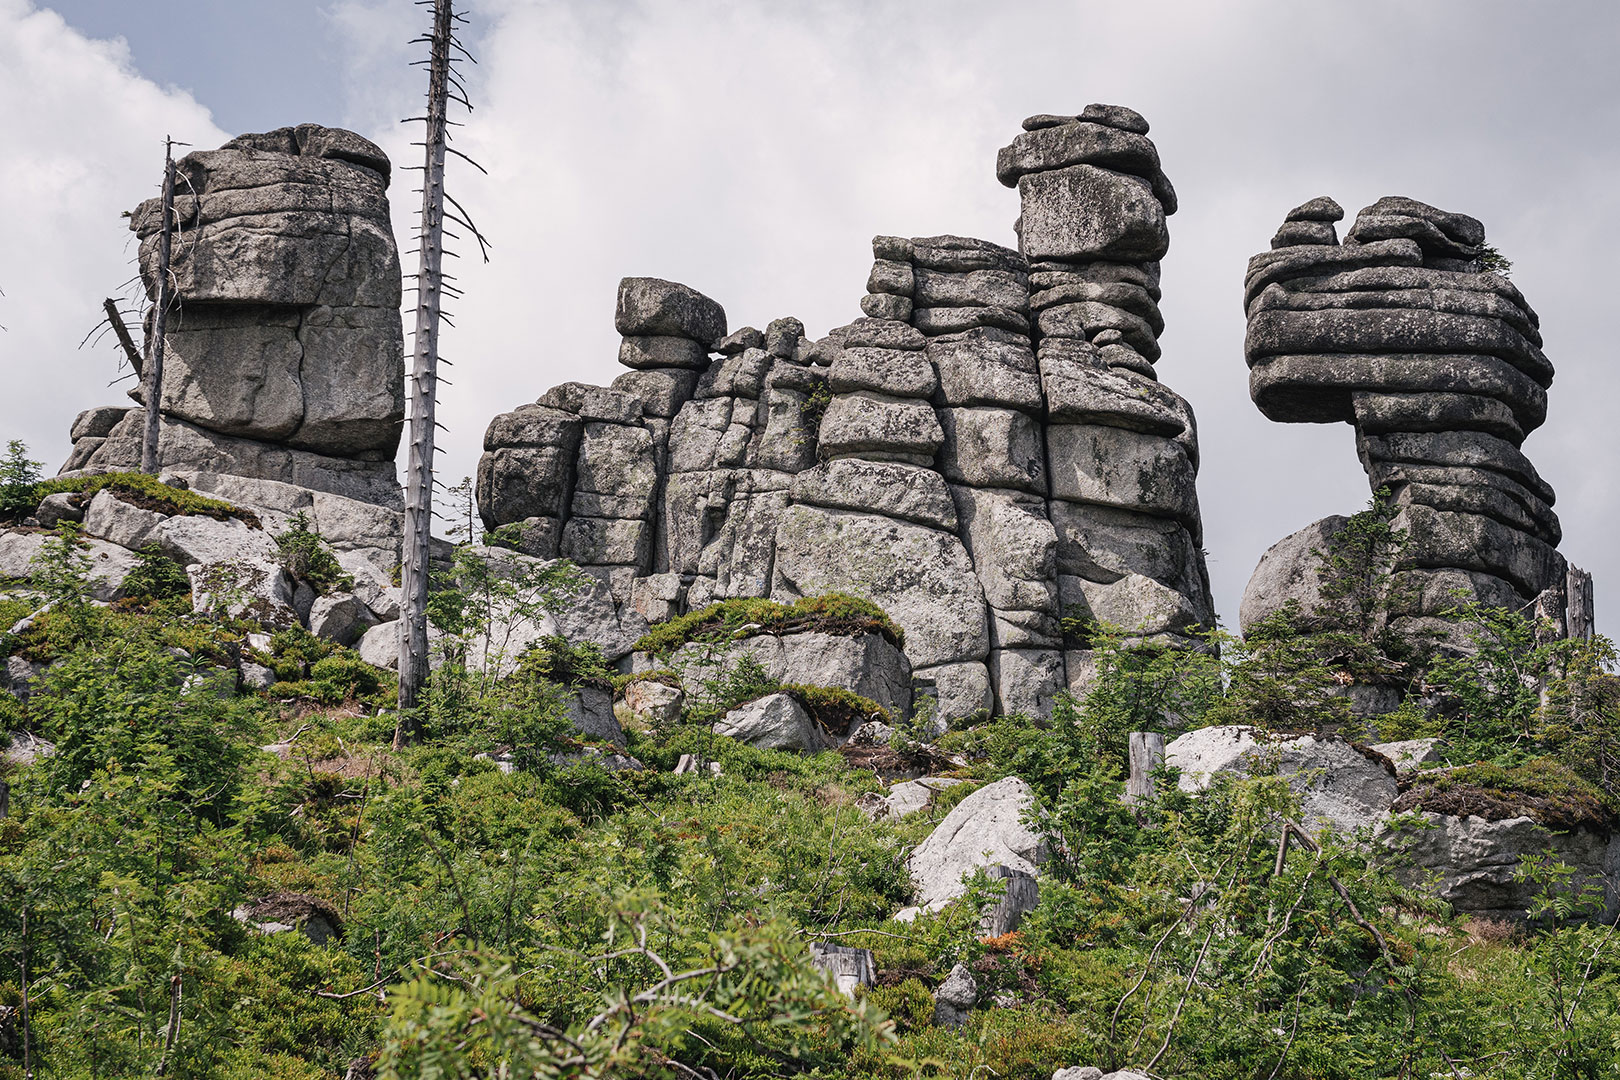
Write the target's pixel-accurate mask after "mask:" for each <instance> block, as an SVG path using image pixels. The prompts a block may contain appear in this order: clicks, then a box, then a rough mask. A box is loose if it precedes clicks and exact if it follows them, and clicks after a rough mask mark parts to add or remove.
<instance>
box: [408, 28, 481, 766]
mask: <svg viewBox="0 0 1620 1080" xmlns="http://www.w3.org/2000/svg"><path fill="white" fill-rule="evenodd" d="M417 2H418V4H420V5H421V6H424V7H425V6H428V4H431V5H432V7H433V29H432V31H431V32H430V33H429V34H428V35H427V36H426V37H422V38H418V39H417V42H416V43H426V44H427V45H428V46H429V48H430V50H431V51H430V55H429V59H428V61H427V64H428V95H427V97H428V107H427V115H426V116H421V117H413V118H412V119H416V120H422V121H425V122H426V124H427V132H426V136H425V138H424V139H423V141H422V142H421V143H420V144H418V145H420V146H422V147H423V149H424V158H425V162H424V164H423V166H422V169H423V176H422V218H421V222H420V224H419V226H418V230H417V255H418V264H417V265H418V269H417V273H416V286H415V288H416V328H415V337H414V341H413V347H414V356H413V358H412V364H411V387H410V447H409V454H408V458H407V465H406V474H405V537H404V547H405V551H404V556H405V558H404V566H403V569H402V570H401V578H400V584H401V591H402V592H403V594H404V596H403V600H404V604H403V611H402V613H401V619H400V631H399V725H398V727H397V728H396V730H395V734H394V742H395V745H396V746H397V745H399V744H401V743H403V742H404V741H406V740H407V739H409V738H410V737H411V735H412V734H413V731H412V728H413V724H414V721H413V719H412V712H411V710H413V709H414V708H415V707H416V705H417V700H418V697H419V695H420V694H421V691H422V686H423V684H424V683H425V682H426V681H427V671H428V640H427V599H428V561H429V541H430V539H431V537H432V526H433V487H434V480H433V453H434V446H433V436H434V429H435V428H436V427H438V426H439V425H438V423H437V421H436V420H435V419H434V415H433V414H434V407H435V405H436V404H437V397H438V380H439V322H440V320H441V319H442V318H443V317H444V310H443V303H444V298H445V297H446V296H447V295H449V296H456V295H459V293H458V290H457V289H456V287H455V286H454V285H451V284H449V283H448V281H449V280H453V279H450V278H448V276H447V275H446V274H445V273H444V259H445V257H446V256H450V257H454V256H455V252H453V251H449V250H447V249H446V248H445V246H444V238H445V236H446V235H450V236H452V237H453V236H454V234H447V233H446V231H445V227H444V223H445V219H446V217H448V218H449V219H450V220H451V221H454V222H456V223H458V224H460V225H463V226H465V227H466V228H467V229H468V231H470V232H471V233H472V235H473V236H474V237H475V238H476V239H477V241H478V244H479V249H480V251H481V252H484V253H485V254H484V258H485V260H486V261H487V260H488V254H487V243H486V241H485V239H484V237H483V235H482V234H480V233H479V231H478V229H477V228H476V227H475V226H474V225H473V223H472V221H471V219H470V218H469V217H468V216H467V214H466V212H465V211H464V210H462V209H461V204H459V203H457V202H456V201H455V200H454V199H452V198H450V196H449V195H448V194H446V193H445V189H444V163H445V158H446V157H447V156H448V155H450V154H455V155H456V156H457V157H460V158H462V159H463V160H466V161H468V162H470V163H471V164H472V165H473V166H474V167H475V168H478V169H479V171H480V172H482V171H483V169H482V167H481V166H479V165H478V163H477V162H475V161H472V159H471V158H468V157H467V155H465V154H462V153H461V152H459V151H457V150H455V149H453V148H452V147H451V146H450V145H449V143H450V127H451V126H452V124H453V123H454V122H453V121H451V120H450V119H449V116H448V112H449V108H450V102H451V101H456V102H459V103H460V104H461V105H463V106H465V107H466V108H467V109H468V110H471V109H472V105H471V103H469V102H468V100H467V94H466V88H465V87H464V86H463V85H462V83H461V80H460V79H459V78H458V77H457V73H456V62H457V60H456V57H457V55H458V54H459V56H461V57H463V58H465V59H467V60H473V57H472V55H471V54H470V53H468V52H467V50H466V49H464V48H462V46H461V43H460V42H459V41H457V40H456V33H455V31H456V26H457V25H458V24H460V23H462V22H464V21H465V20H464V17H463V16H461V15H458V14H457V13H456V11H455V2H454V0H417ZM413 44H414V43H413ZM473 62H474V63H476V62H477V61H473ZM418 63H420V61H418ZM446 202H448V203H450V205H451V206H452V207H454V208H455V210H456V211H461V212H460V214H459V215H458V214H457V213H455V212H454V211H449V212H447V211H446V210H445V203H446ZM446 363H448V361H446Z"/></svg>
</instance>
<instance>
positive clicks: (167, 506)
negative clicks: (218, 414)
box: [34, 472, 262, 529]
mask: <svg viewBox="0 0 1620 1080" xmlns="http://www.w3.org/2000/svg"><path fill="white" fill-rule="evenodd" d="M98 491H115V492H117V493H118V497H119V498H120V499H122V500H124V501H125V502H127V503H129V504H130V505H131V506H138V507H140V508H141V509H142V510H151V511H154V512H156V513H159V514H168V515H170V516H174V515H177V514H200V515H202V516H203V517H211V518H214V519H216V520H218V521H224V520H226V519H227V518H236V519H237V520H238V521H245V522H246V523H247V524H249V525H251V526H253V527H254V528H256V529H257V528H261V527H262V526H261V525H260V524H259V518H258V515H257V514H255V513H254V512H253V511H251V510H244V509H243V508H242V507H240V506H233V505H232V504H230V503H228V502H224V501H222V500H220V499H210V498H208V497H207V496H206V495H198V494H196V493H195V492H190V491H187V490H185V489H184V488H176V487H170V486H169V485H168V484H165V483H162V482H160V481H159V480H158V478H157V477H155V476H151V475H148V474H147V473H133V472H111V473H98V474H96V475H95V476H73V477H66V478H64V479H60V480H45V481H42V482H41V483H39V484H38V485H36V487H35V495H34V504H35V505H36V506H37V505H38V504H39V500H41V499H43V498H44V497H45V496H47V495H55V494H58V493H59V492H67V493H68V494H71V495H77V496H79V498H77V499H74V500H73V502H74V504H75V505H78V506H83V505H85V504H86V503H88V502H89V501H90V499H91V497H92V496H94V495H95V493H96V492H98Z"/></svg>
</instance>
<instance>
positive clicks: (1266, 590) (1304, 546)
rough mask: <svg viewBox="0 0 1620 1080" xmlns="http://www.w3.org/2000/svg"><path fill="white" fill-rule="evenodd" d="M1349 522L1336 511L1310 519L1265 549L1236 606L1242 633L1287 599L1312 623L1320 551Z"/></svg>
mask: <svg viewBox="0 0 1620 1080" xmlns="http://www.w3.org/2000/svg"><path fill="white" fill-rule="evenodd" d="M1349 523H1350V519H1349V518H1347V517H1340V516H1338V515H1335V516H1333V517H1326V518H1323V519H1322V520H1321V521H1313V522H1312V523H1311V524H1309V525H1307V526H1305V527H1304V528H1303V529H1300V530H1299V531H1298V532H1294V533H1290V534H1289V535H1287V536H1285V537H1283V538H1282V539H1281V540H1279V541H1277V542H1276V543H1275V544H1272V545H1271V547H1269V548H1267V549H1266V553H1265V554H1264V555H1262V556H1260V563H1259V565H1257V566H1256V567H1255V568H1254V573H1253V574H1251V575H1249V584H1248V585H1247V586H1246V587H1245V588H1244V590H1243V604H1242V606H1241V607H1240V608H1239V609H1238V624H1239V625H1240V626H1241V627H1242V629H1243V631H1244V632H1245V633H1247V632H1248V630H1249V628H1250V627H1252V626H1254V625H1255V624H1256V623H1258V622H1259V621H1260V620H1262V619H1264V618H1265V617H1266V616H1268V615H1273V614H1275V613H1277V612H1278V611H1281V610H1282V609H1283V608H1284V607H1285V606H1286V605H1287V604H1288V603H1289V602H1290V601H1292V602H1293V603H1294V604H1296V605H1297V606H1298V609H1299V614H1300V615H1301V617H1303V618H1304V619H1305V620H1306V624H1307V625H1311V624H1312V623H1311V616H1312V615H1314V614H1315V612H1316V609H1317V608H1318V607H1319V606H1320V605H1321V603H1322V601H1323V596H1322V553H1323V552H1326V551H1328V550H1329V549H1330V546H1331V545H1332V543H1333V540H1334V538H1335V537H1337V536H1338V535H1339V534H1340V533H1342V532H1343V531H1344V528H1345V526H1346V525H1348V524H1349Z"/></svg>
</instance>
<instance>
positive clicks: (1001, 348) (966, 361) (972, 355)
mask: <svg viewBox="0 0 1620 1080" xmlns="http://www.w3.org/2000/svg"><path fill="white" fill-rule="evenodd" d="M928 358H929V359H930V360H931V361H933V363H934V366H935V368H936V369H937V371H938V373H939V384H940V390H941V392H942V393H943V395H944V399H945V404H947V405H955V406H964V405H988V406H1001V407H1004V408H1009V409H1019V410H1022V411H1023V412H1028V413H1038V412H1039V411H1040V410H1041V406H1042V401H1041V379H1040V375H1039V374H1038V369H1037V366H1036V362H1035V354H1034V352H1032V351H1031V350H1030V347H1029V342H1028V341H1027V340H1023V339H1019V338H1015V337H1012V336H1011V335H1008V336H1005V337H1003V336H1001V335H999V334H998V333H997V332H995V331H990V330H970V331H968V332H967V333H966V334H963V335H961V336H953V337H945V338H935V339H933V340H932V341H930V342H929V343H928Z"/></svg>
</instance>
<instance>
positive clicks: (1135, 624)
mask: <svg viewBox="0 0 1620 1080" xmlns="http://www.w3.org/2000/svg"><path fill="white" fill-rule="evenodd" d="M1058 589H1059V593H1060V594H1061V608H1062V612H1063V615H1064V617H1065V618H1068V617H1081V618H1087V619H1090V620H1092V621H1094V622H1096V623H1099V624H1101V625H1104V626H1111V627H1117V628H1119V629H1120V630H1123V631H1124V632H1125V633H1127V634H1131V635H1139V636H1142V637H1153V636H1155V635H1159V634H1180V633H1186V632H1188V631H1191V630H1193V629H1194V628H1196V627H1198V626H1199V625H1200V624H1201V623H1202V622H1203V621H1204V619H1205V618H1206V617H1207V612H1205V611H1203V610H1201V609H1200V607H1199V605H1197V604H1195V603H1194V602H1193V601H1192V600H1191V599H1189V598H1188V597H1186V596H1184V595H1182V594H1181V593H1179V592H1177V591H1176V590H1174V589H1171V588H1169V587H1167V586H1165V585H1163V584H1161V583H1159V582H1157V581H1154V580H1153V579H1152V578H1150V577H1146V576H1144V575H1142V574H1126V575H1125V576H1124V577H1122V578H1120V579H1119V580H1118V581H1114V582H1109V583H1107V584H1103V583H1101V582H1095V581H1087V580H1086V579H1085V578H1081V577H1071V576H1068V575H1064V576H1062V577H1060V578H1059V579H1058Z"/></svg>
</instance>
